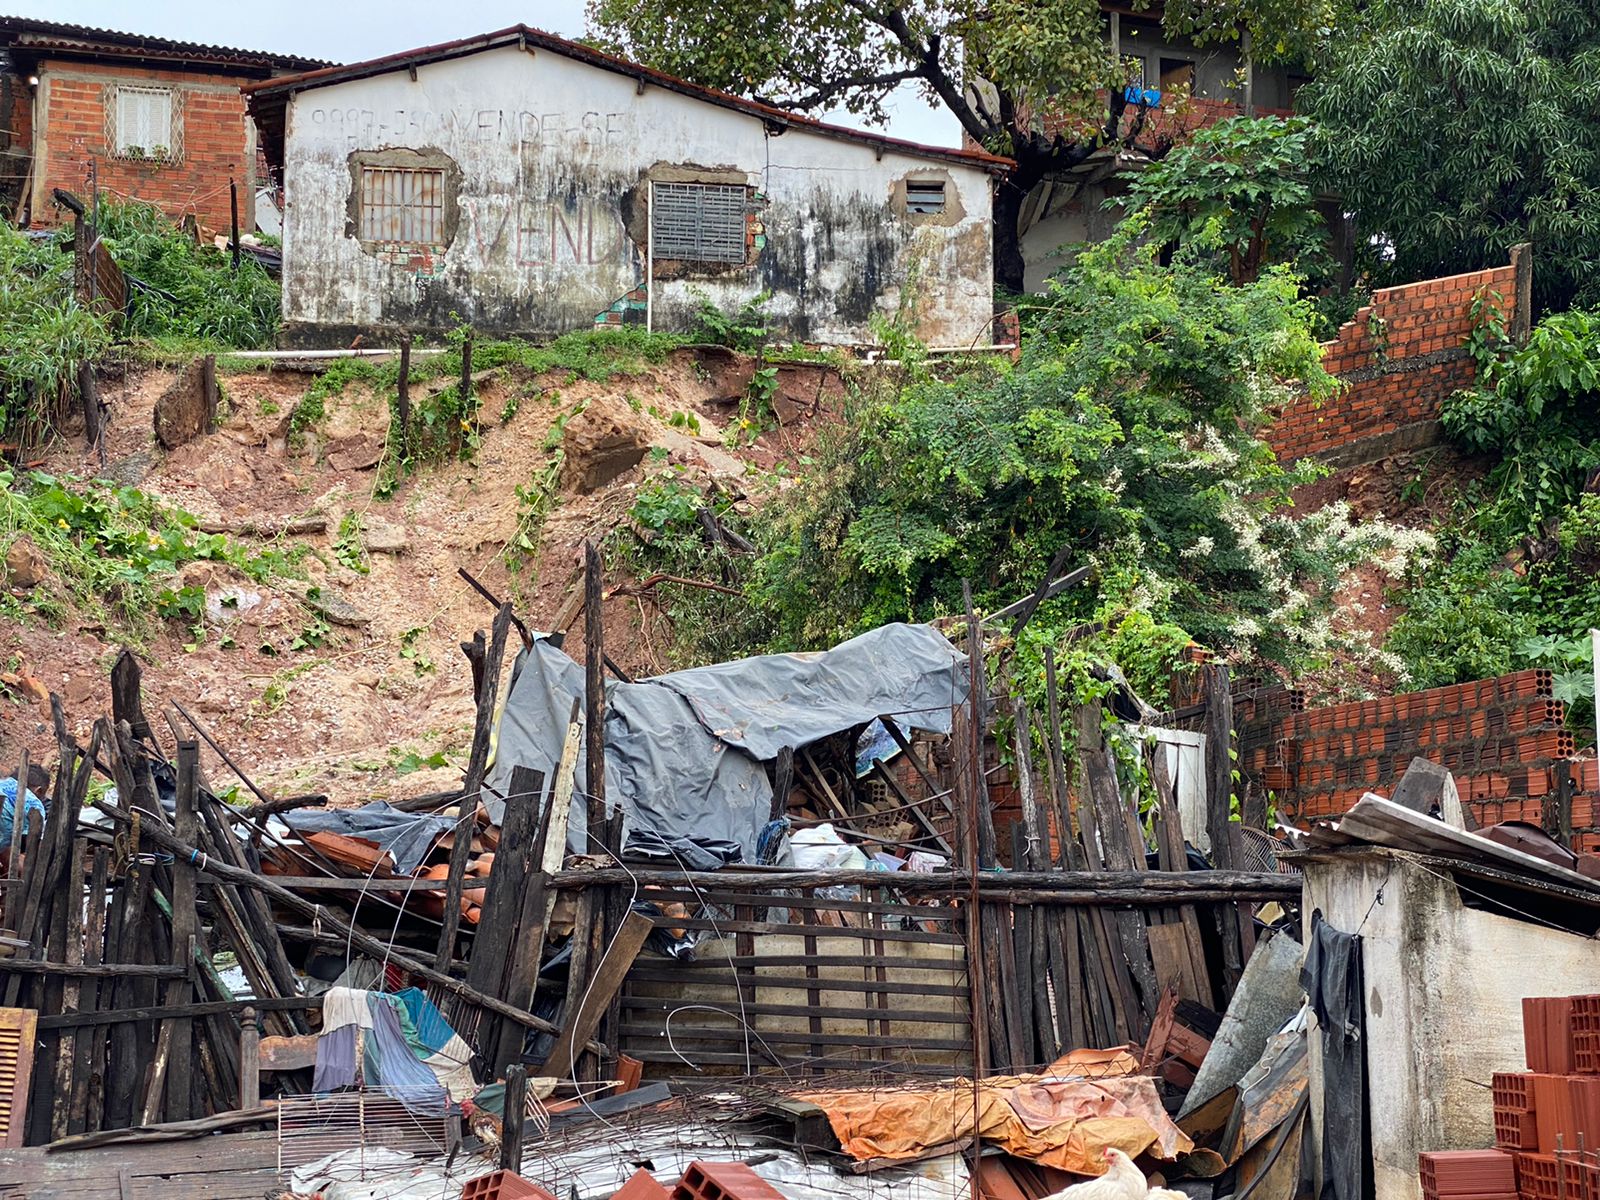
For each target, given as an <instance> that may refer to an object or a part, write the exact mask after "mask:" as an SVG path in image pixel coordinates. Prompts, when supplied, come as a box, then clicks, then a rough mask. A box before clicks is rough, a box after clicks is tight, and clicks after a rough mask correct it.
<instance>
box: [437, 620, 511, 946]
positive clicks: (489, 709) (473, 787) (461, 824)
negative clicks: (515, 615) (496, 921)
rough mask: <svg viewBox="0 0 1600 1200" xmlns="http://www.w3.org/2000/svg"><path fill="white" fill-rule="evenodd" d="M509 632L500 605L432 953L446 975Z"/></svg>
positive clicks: (491, 630)
mask: <svg viewBox="0 0 1600 1200" xmlns="http://www.w3.org/2000/svg"><path fill="white" fill-rule="evenodd" d="M510 630H511V605H510V604H509V603H507V604H502V605H501V606H500V611H499V612H498V613H496V614H495V618H494V625H493V626H491V627H490V636H489V656H488V658H487V659H485V660H484V664H483V686H482V688H481V689H480V690H479V693H478V718H477V722H476V724H475V725H474V726H473V730H472V752H471V756H470V758H469V759H468V761H467V776H466V780H465V782H464V783H463V784H462V789H461V790H462V795H461V817H460V819H459V820H458V821H457V822H456V828H455V840H454V842H453V843H452V844H451V847H450V875H449V884H450V885H449V888H448V889H447V890H446V892H445V901H444V919H443V926H444V927H443V928H442V929H440V931H439V948H438V950H437V951H436V952H435V953H434V957H433V969H434V970H435V971H440V972H448V971H449V970H450V963H451V961H452V960H453V959H454V957H455V948H456V930H457V929H459V928H460V925H461V892H462V884H463V881H464V880H465V879H466V874H467V860H468V859H469V858H471V857H472V838H473V835H474V834H475V833H476V832H477V828H478V807H479V805H480V803H481V797H480V795H479V792H480V790H481V789H482V787H483V773H484V771H485V769H486V768H487V767H488V764H489V735H490V733H491V732H492V731H493V729H494V706H495V700H496V699H497V698H498V697H499V695H500V662H501V660H502V659H503V658H505V654H506V635H507V634H508V633H509V632H510Z"/></svg>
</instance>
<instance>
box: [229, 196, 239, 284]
mask: <svg viewBox="0 0 1600 1200" xmlns="http://www.w3.org/2000/svg"><path fill="white" fill-rule="evenodd" d="M228 224H229V227H230V228H231V229H232V231H233V271H234V274H236V275H237V274H238V273H239V183H238V181H237V180H235V179H229V180H228Z"/></svg>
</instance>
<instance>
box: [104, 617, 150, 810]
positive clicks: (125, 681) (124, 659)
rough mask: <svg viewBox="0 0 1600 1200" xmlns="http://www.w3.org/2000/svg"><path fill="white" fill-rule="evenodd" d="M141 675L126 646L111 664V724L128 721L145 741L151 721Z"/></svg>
mask: <svg viewBox="0 0 1600 1200" xmlns="http://www.w3.org/2000/svg"><path fill="white" fill-rule="evenodd" d="M140 675H141V671H140V669H139V660H138V659H137V658H135V657H134V656H133V651H132V650H129V649H128V648H127V647H126V646H124V647H123V648H122V649H121V650H120V651H118V652H117V661H116V662H114V663H112V664H111V724H112V726H113V728H120V727H121V725H122V723H123V722H124V721H126V722H127V723H128V729H129V732H130V733H131V734H132V735H133V736H134V738H136V739H138V740H139V741H145V740H147V739H148V738H149V737H150V722H149V721H147V720H145V717H144V707H143V704H142V702H141V700H140V696H139V679H140ZM129 798H130V799H131V797H129Z"/></svg>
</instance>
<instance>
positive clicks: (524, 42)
mask: <svg viewBox="0 0 1600 1200" xmlns="http://www.w3.org/2000/svg"><path fill="white" fill-rule="evenodd" d="M502 46H517V47H520V48H523V49H526V48H527V47H530V46H532V47H535V48H537V49H541V50H548V51H550V52H551V53H554V54H560V55H562V56H564V57H566V58H570V59H573V60H574V61H577V62H581V63H585V64H587V65H589V66H591V67H598V68H599V69H601V70H603V71H611V72H614V73H615V74H618V75H625V76H627V77H628V78H629V79H634V80H637V81H638V82H639V83H640V85H641V86H643V85H645V84H649V85H651V86H653V87H659V88H663V89H665V90H666V91H671V92H677V93H678V94H679V95H682V96H688V97H689V98H690V99H692V100H700V101H703V102H705V103H707V104H714V105H716V106H718V107H719V108H728V109H732V110H734V111H735V112H741V113H745V114H746V115H748V116H752V117H755V118H757V119H759V120H761V121H764V122H766V123H767V125H768V126H769V127H776V128H777V129H778V130H780V131H781V130H784V129H798V130H802V131H804V132H807V133H815V134H819V135H821V136H823V137H832V138H838V139H840V140H841V141H849V142H858V143H861V144H864V145H868V146H871V147H873V148H874V149H876V150H878V151H879V152H880V153H885V152H887V153H894V154H908V155H911V156H913V157H916V158H929V159H937V160H941V161H945V162H952V163H956V164H958V165H961V166H968V167H977V168H980V169H982V170H988V171H993V172H996V173H999V172H1004V171H1006V170H1009V169H1010V167H1011V166H1012V162H1011V160H1010V159H1009V158H1001V157H1000V156H999V155H995V154H990V153H988V152H987V151H984V150H962V149H956V148H954V147H950V146H929V145H924V144H923V143H921V142H910V141H906V140H904V139H902V138H894V137H887V136H885V135H883V134H880V133H869V132H867V131H865V130H861V129H851V128H848V127H846V126H843V125H831V124H829V123H827V122H825V121H818V120H816V119H815V118H814V117H806V116H801V115H800V114H799V113H793V112H790V111H788V110H787V109H783V108H778V107H777V106H776V105H772V104H763V103H761V102H760V101H759V100H747V99H745V98H744V97H743V96H735V95H733V94H732V93H730V92H723V91H718V90H717V89H716V88H709V87H703V86H701V85H700V84H697V83H690V82H689V81H688V80H686V79H679V78H678V77H677V76H676V75H668V74H667V73H666V72H665V71H657V70H655V69H654V68H653V67H646V66H643V65H642V64H640V63H636V62H630V61H629V60H628V59H625V58H618V57H617V56H616V55H613V54H607V53H605V52H604V51H601V50H596V49H595V48H594V47H592V46H585V45H583V44H582V43H581V42H574V41H569V40H568V39H567V38H563V37H557V36H556V35H555V34H553V33H546V32H545V31H544V30H542V29H534V28H532V27H531V26H528V25H512V26H510V27H508V28H506V29H500V30H497V31H495V32H494V33H485V34H481V35H479V36H477V37H468V38H459V39H457V40H456V41H452V42H441V43H439V44H438V45H437V46H422V47H419V48H418V49H416V50H405V51H402V52H401V53H399V54H389V55H385V56H384V57H382V58H373V59H369V60H367V61H366V62H358V63H349V64H347V65H344V66H335V67H324V68H322V69H321V70H315V71H306V72H304V73H302V74H298V75H285V76H279V77H278V78H275V79H268V80H264V81H262V82H260V83H252V84H246V85H244V86H243V87H242V88H241V90H242V91H243V92H244V93H245V100H246V102H247V103H248V104H249V107H250V113H251V115H252V116H253V117H254V118H255V120H256V127H257V129H259V130H260V132H261V141H262V147H263V149H264V150H265V151H266V154H267V161H268V162H269V163H271V164H272V165H273V166H275V167H281V166H282V165H283V132H284V119H285V113H286V111H287V109H288V105H289V100H290V98H291V97H292V96H293V95H294V94H295V93H296V92H300V91H305V90H307V89H310V88H317V87H327V86H329V85H330V84H335V83H346V82H348V81H350V80H352V79H367V78H370V77H372V76H374V75H387V74H390V73H391V72H394V71H404V70H415V69H416V68H417V67H420V66H423V65H425V64H427V63H434V62H443V61H445V60H447V59H452V58H462V57H465V56H466V55H469V54H479V53H482V52H483V51H485V50H494V49H498V48H500V47H502Z"/></svg>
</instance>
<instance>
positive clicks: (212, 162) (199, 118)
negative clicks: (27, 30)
mask: <svg viewBox="0 0 1600 1200" xmlns="http://www.w3.org/2000/svg"><path fill="white" fill-rule="evenodd" d="M39 74H40V81H41V82H40V96H41V99H42V104H41V125H42V129H41V130H40V134H41V135H42V136H41V137H40V138H39V139H36V143H35V145H36V148H37V149H38V150H40V151H41V152H42V153H41V154H40V161H38V162H36V164H35V180H34V190H33V197H34V203H33V219H34V221H35V223H37V224H45V223H50V222H54V221H58V220H62V219H64V215H63V214H62V213H61V212H60V211H59V210H57V209H56V207H55V206H54V205H53V204H51V203H50V202H49V199H48V198H49V195H50V189H51V188H57V187H59V188H65V189H67V190H68V191H72V192H76V193H78V194H79V195H86V194H87V188H88V177H89V160H90V158H91V157H92V158H94V159H95V160H97V162H98V164H99V183H100V188H101V190H102V191H106V192H110V193H112V194H113V195H116V196H124V197H132V198H135V199H139V200H144V201H147V202H148V203H151V204H154V205H157V206H158V207H160V208H161V209H162V210H163V211H164V212H166V213H167V214H168V215H169V216H170V217H172V218H173V219H175V220H177V219H181V218H182V217H184V216H187V215H188V214H190V213H193V214H194V215H195V216H196V217H197V218H198V219H199V221H200V224H201V225H202V226H203V227H204V228H206V229H209V230H212V231H214V232H217V233H225V232H227V230H228V226H229V207H228V179H229V177H230V176H231V177H233V178H234V179H236V180H238V183H239V224H240V228H241V230H242V231H244V232H250V231H252V230H254V228H255V207H254V205H255V163H256V143H255V133H254V128H253V126H251V124H250V123H249V118H248V117H247V116H246V115H245V109H244V98H243V97H242V96H241V95H240V93H239V86H238V85H239V82H240V80H239V78H238V77H235V76H229V75H213V74H200V73H196V72H190V71H168V70H155V69H149V68H143V67H132V66H120V65H119V66H115V67H112V66H99V65H89V66H85V65H81V64H66V63H60V64H58V63H54V62H46V63H42V64H41V65H40V68H39ZM118 83H126V84H132V85H135V86H138V85H145V86H149V85H157V86H163V87H171V88H173V89H174V92H175V95H174V98H173V100H174V104H175V105H176V106H177V110H178V112H179V113H180V114H181V115H180V118H179V119H180V120H181V123H182V144H181V150H180V152H179V154H178V157H177V158H176V160H175V161H171V162H156V161H140V160H134V159H128V158H121V157H117V156H116V155H115V154H114V153H113V147H112V145H111V141H110V139H109V137H108V133H109V130H108V125H107V120H106V106H107V104H108V103H110V102H111V97H112V95H113V89H114V88H115V86H116V85H117V84H118Z"/></svg>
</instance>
